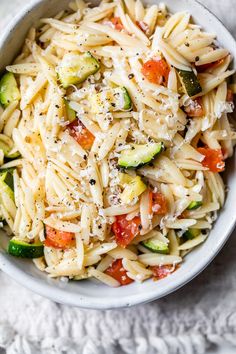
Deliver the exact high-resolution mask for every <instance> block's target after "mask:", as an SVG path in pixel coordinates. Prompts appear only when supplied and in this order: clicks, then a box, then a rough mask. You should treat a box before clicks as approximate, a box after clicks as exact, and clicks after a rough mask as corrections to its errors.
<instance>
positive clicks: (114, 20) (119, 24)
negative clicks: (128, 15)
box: [111, 17, 124, 31]
mask: <svg viewBox="0 0 236 354" xmlns="http://www.w3.org/2000/svg"><path fill="white" fill-rule="evenodd" d="M111 23H112V24H113V25H114V27H115V29H116V30H117V31H122V30H123V29H124V26H123V25H122V22H121V19H120V17H113V18H112V19H111Z"/></svg>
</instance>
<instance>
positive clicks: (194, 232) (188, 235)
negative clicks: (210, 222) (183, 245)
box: [183, 229, 201, 241]
mask: <svg viewBox="0 0 236 354" xmlns="http://www.w3.org/2000/svg"><path fill="white" fill-rule="evenodd" d="M200 233H201V231H200V230H199V229H188V230H187V231H186V232H185V233H184V234H183V239H184V240H185V241H186V240H193V239H194V238H195V237H198V236H199V235H200Z"/></svg>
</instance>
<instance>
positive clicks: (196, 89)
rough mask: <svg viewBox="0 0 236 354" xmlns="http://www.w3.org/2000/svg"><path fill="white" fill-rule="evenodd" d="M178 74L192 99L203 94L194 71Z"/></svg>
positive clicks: (181, 71) (180, 71) (182, 71)
mask: <svg viewBox="0 0 236 354" xmlns="http://www.w3.org/2000/svg"><path fill="white" fill-rule="evenodd" d="M178 73H179V77H180V80H181V82H182V85H183V87H184V89H185V91H186V93H187V94H188V95H189V96H190V97H193V96H196V95H197V94H199V93H200V92H202V87H201V85H200V83H199V81H198V78H197V76H196V75H195V74H194V72H193V71H184V70H178Z"/></svg>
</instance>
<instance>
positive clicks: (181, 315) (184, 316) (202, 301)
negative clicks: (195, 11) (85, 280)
mask: <svg viewBox="0 0 236 354" xmlns="http://www.w3.org/2000/svg"><path fill="white" fill-rule="evenodd" d="M176 1H181V0H176ZM26 3H28V1H23V0H0V15H1V16H0V31H1V30H2V29H4V27H5V25H6V23H7V22H8V21H9V20H10V18H11V17H12V16H13V14H14V13H16V12H17V11H18V10H19V9H20V8H21V7H22V6H23V5H24V4H26ZM202 3H204V5H206V6H208V7H209V8H210V9H211V10H212V11H213V12H214V13H216V14H217V15H218V17H220V18H221V19H222V20H223V21H224V23H225V24H226V25H227V27H228V28H229V30H230V31H231V33H233V34H234V35H235V36H236V21H235V9H236V0H205V1H204V0H202ZM232 212H235V210H234V211H233V210H232ZM235 278H236V232H234V233H233V235H232V236H231V238H230V240H229V242H228V243H227V245H226V246H225V248H224V250H223V251H222V252H221V253H220V254H219V256H217V258H216V259H215V261H214V262H213V263H212V264H211V265H210V266H209V267H208V269H207V270H205V271H204V273H203V274H202V275H200V276H199V277H198V278H197V279H195V280H194V281H192V282H191V283H190V284H188V285H187V286H185V287H184V288H183V289H181V290H179V291H178V292H177V293H175V294H173V295H170V296H168V297H166V298H165V299H162V300H160V301H157V302H155V303H153V304H150V305H145V306H142V307H141V306H140V307H137V308H136V309H129V310H125V311H124V312H123V313H122V315H121V317H120V318H118V312H117V311H116V312H115V311H114V312H106V313H105V312H103V313H101V312H100V311H94V312H93V311H80V312H79V310H73V309H68V308H66V307H65V306H57V305H53V304H52V303H50V302H49V301H47V300H44V299H42V298H40V297H39V296H35V295H33V294H31V293H30V292H29V291H26V290H25V289H23V288H22V287H21V286H19V285H17V284H15V283H14V282H13V281H12V280H10V279H8V278H7V277H6V276H4V275H3V274H1V273H0V325H1V323H2V324H4V325H5V327H4V326H3V327H1V326H0V346H1V340H2V341H4V338H3V335H4V334H3V333H1V328H3V329H4V330H6V328H7V329H9V332H7V334H6V335H7V337H8V338H10V339H9V346H8V351H7V353H8V354H13V353H14V354H28V353H32V354H36V351H35V352H34V350H33V351H32V348H31V352H30V351H28V350H29V349H28V346H27V345H26V344H25V345H21V344H19V343H18V342H19V341H22V342H23V341H24V340H25V341H26V342H27V340H29V341H35V342H37V341H39V342H40V341H43V340H44V339H45V337H46V336H48V335H49V334H48V332H50V336H51V337H50V338H51V339H52V338H54V337H55V338H57V340H58V339H60V338H59V337H60V336H61V337H63V335H64V336H66V335H67V336H68V338H70V337H71V338H76V337H78V336H79V335H81V333H83V337H86V336H87V337H93V336H94V334H93V330H92V331H91V332H90V331H89V329H88V328H89V327H92V328H93V326H91V325H92V324H93V322H94V324H95V323H96V321H98V323H100V322H101V321H102V322H103V321H104V324H106V325H108V324H109V326H112V322H109V321H110V319H113V320H114V321H117V322H119V321H120V324H121V325H122V324H123V325H124V326H128V327H127V328H128V330H129V331H130V336H133V337H135V338H136V336H137V332H138V329H137V328H135V324H134V322H138V320H140V317H141V316H142V322H143V323H142V326H143V328H144V330H145V329H146V331H147V332H148V331H149V327H148V326H150V321H151V322H152V326H154V327H158V328H159V329H160V336H162V335H164V336H165V335H166V333H170V334H172V335H173V337H174V336H175V335H176V336H179V335H182V334H184V333H186V335H188V336H189V334H190V335H191V330H192V332H195V331H197V332H198V333H201V334H203V335H204V336H206V338H205V339H204V340H205V341H206V342H205V344H204V345H202V348H207V347H209V350H208V351H207V353H209V354H210V353H215V354H216V353H217V354H218V353H222V354H231V353H232V354H233V353H236V342H235V343H234V344H235V347H234V348H233V347H232V346H231V345H229V343H226V342H228V341H231V342H232V341H234V340H232V338H231V336H233V337H236V279H235ZM36 303H38V306H37V305H36ZM11 309H12V310H11ZM73 311H74V312H73ZM55 313H57V315H55ZM154 314H155V316H154ZM39 316H40V324H38V325H36V322H37V320H38V317H39ZM76 316H79V317H81V316H82V317H83V321H84V322H85V323H84V324H83V326H84V328H83V330H82V331H79V330H78V331H76V333H73V331H72V329H69V328H68V327H69V325H68V323H69V322H70V321H72V320H73V317H75V318H76ZM129 317H130V318H129ZM138 317H139V318H138ZM61 318H63V323H62V324H61V326H62V327H61V328H64V329H65V331H64V332H63V330H62V331H60V329H58V328H59V325H58V324H57V323H56V322H57V321H60V319H61ZM98 319H99V320H98ZM77 321H79V319H78V320H77ZM145 321H147V324H145ZM148 322H149V323H148ZM6 324H7V325H6ZM8 327H9V328H8ZM29 327H30V329H29ZM87 327H88V328H87ZM39 328H40V330H39ZM118 328H119V327H118ZM44 329H45V330H44ZM122 329H123V328H122V327H120V331H121V332H122ZM105 330H107V329H106V328H105V326H104V331H105ZM74 332H75V331H74ZM4 333H5V332H4ZM1 335H2V337H1ZM37 335H38V337H37ZM106 335H107V334H106ZM112 335H113V336H114V341H115V340H117V338H119V330H118V333H115V334H111V337H112ZM102 336H105V334H104V333H103V332H102V329H101V328H100V332H99V334H98V337H102ZM108 336H109V334H108ZM95 337H96V336H94V343H96V340H97V339H98V338H95ZM147 337H148V333H147ZM68 338H67V339H68ZM229 338H230V339H229ZM136 339H137V338H136ZM5 340H6V338H5ZM14 340H15V342H14V345H12V341H14ZM149 340H150V338H149ZM182 340H183V341H184V340H185V341H187V340H188V339H182ZM17 341H18V342H17ZM217 342H221V344H220V348H219V349H218V348H217V346H216V345H215V344H213V343H217ZM38 344H39V347H40V343H38ZM117 345H118V344H117ZM119 345H121V342H119ZM127 345H128V344H127ZM85 347H86V348H85ZM17 348H18V349H17ZM19 348H21V349H20V351H17V350H19ZM45 348H46V344H45ZM89 348H90V349H89ZM91 348H92V347H91V346H89V345H87V346H83V348H82V349H81V350H80V349H78V350H79V351H78V353H79V354H80V353H81V354H82V353H83V354H90V353H99V354H103V353H104V354H105V352H106V351H105V350H104V348H103V349H102V348H100V347H97V349H96V347H95V349H94V348H93V349H91ZM133 348H134V347H133ZM140 348H141V347H140ZM147 348H149V347H148V346H147ZM185 348H186V347H185ZM189 348H190V347H189ZM117 350H118V351H117ZM136 350H137V351H136ZM185 350H186V349H185ZM192 350H193V349H192V347H191V349H189V351H188V350H187V351H186V353H187V354H190V353H194V352H195V351H192ZM201 350H202V353H206V349H201ZM115 351H116V352H117V353H119V354H121V353H122V351H121V350H119V349H118V348H116V350H115ZM115 351H114V352H115ZM154 352H155V351H154ZM170 352H171V351H170ZM2 353H3V352H2V351H1V349H0V354H2ZM37 353H43V354H44V353H49V354H51V353H54V350H53V349H50V350H49V351H46V349H45V351H44V350H43V349H42V347H41V349H39V351H37ZM55 353H58V352H56V351H55ZM67 353H68V354H70V353H72V349H71V351H70V350H69V349H68V350H67ZM73 353H75V352H74V351H73ZM129 353H130V354H135V353H140V354H150V353H153V351H151V349H150V350H149V349H146V350H145V349H143V350H142V349H137V347H136V349H133V350H132V347H131V348H130V351H129ZM160 353H161V354H164V349H163V351H160ZM167 353H168V354H169V352H167V351H166V354H167ZM173 353H174V351H173ZM182 353H185V352H184V351H181V350H180V354H182ZM109 354H113V352H112V351H111V350H109Z"/></svg>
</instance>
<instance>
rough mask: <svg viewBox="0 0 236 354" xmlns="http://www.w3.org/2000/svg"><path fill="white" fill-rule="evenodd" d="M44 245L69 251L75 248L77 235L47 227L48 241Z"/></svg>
mask: <svg viewBox="0 0 236 354" xmlns="http://www.w3.org/2000/svg"><path fill="white" fill-rule="evenodd" d="M44 245H45V246H47V247H53V248H58V249H68V248H71V247H73V246H75V235H74V234H73V233H72V232H65V231H59V230H56V229H53V228H52V227H50V226H46V240H45V242H44Z"/></svg>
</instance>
